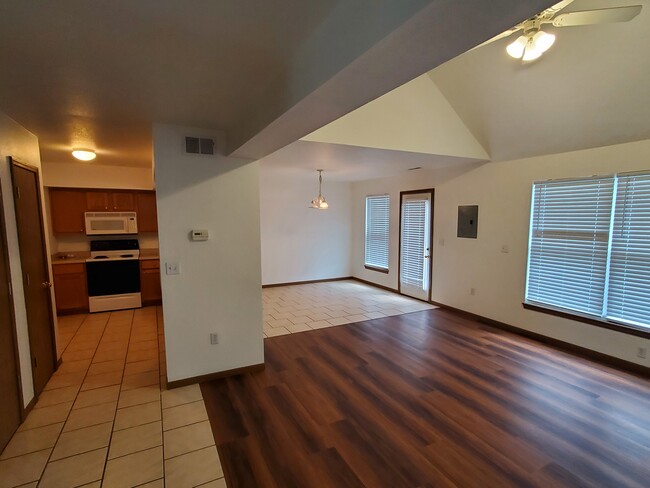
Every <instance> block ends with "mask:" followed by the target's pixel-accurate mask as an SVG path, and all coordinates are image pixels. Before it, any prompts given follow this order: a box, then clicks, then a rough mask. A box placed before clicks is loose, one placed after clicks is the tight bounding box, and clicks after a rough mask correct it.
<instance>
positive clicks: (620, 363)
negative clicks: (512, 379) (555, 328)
mask: <svg viewBox="0 0 650 488" xmlns="http://www.w3.org/2000/svg"><path fill="white" fill-rule="evenodd" d="M431 303H432V304H433V305H437V306H439V307H440V308H442V309H445V310H449V311H451V312H454V313H457V314H458V315H461V316H463V317H466V318H469V319H472V320H475V321H477V322H481V323H483V324H487V325H491V326H493V327H496V328H498V329H502V330H505V331H507V332H512V333H513V334H517V335H520V336H523V337H527V338H529V339H533V340H535V341H537V342H541V343H543V344H546V345H548V346H550V347H553V348H555V349H559V350H561V351H565V352H570V353H572V354H575V355H577V356H580V357H583V358H586V359H589V360H591V361H594V362H597V363H600V364H604V365H605V366H610V367H613V368H617V369H622V370H625V371H627V372H630V373H634V374H637V375H640V376H644V377H648V378H650V368H648V367H647V366H643V365H642V364H637V363H632V362H630V361H626V360H625V359H620V358H617V357H614V356H610V355H608V354H604V353H602V352H598V351H593V350H591V349H587V348H586V347H582V346H577V345H575V344H571V343H570V342H565V341H562V340H560V339H555V338H553V337H548V336H545V335H543V334H539V333H537V332H533V331H530V330H526V329H522V328H520V327H517V326H514V325H510V324H506V323H504V322H500V321H498V320H494V319H490V318H488V317H483V316H482V315H478V314H475V313H472V312H467V311H465V310H461V309H460V308H455V307H451V306H449V305H445V304H444V303H438V302H431Z"/></svg>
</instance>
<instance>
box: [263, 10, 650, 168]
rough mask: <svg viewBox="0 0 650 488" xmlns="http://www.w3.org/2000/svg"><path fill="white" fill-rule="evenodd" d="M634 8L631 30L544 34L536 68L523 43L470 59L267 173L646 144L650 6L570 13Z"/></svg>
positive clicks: (406, 88) (440, 70)
mask: <svg viewBox="0 0 650 488" xmlns="http://www.w3.org/2000/svg"><path fill="white" fill-rule="evenodd" d="M630 3H635V4H641V5H643V9H642V11H641V13H640V14H639V16H638V17H636V18H635V19H633V20H632V21H631V22H627V23H614V24H602V25H589V26H580V27H565V28H554V27H553V26H545V27H544V30H546V31H548V32H552V33H554V34H556V36H557V40H556V42H555V45H554V46H553V47H552V48H551V49H550V50H549V51H548V52H547V53H545V54H544V55H543V56H542V57H541V58H540V59H538V60H536V61H534V62H531V63H522V62H521V61H519V60H515V59H513V58H511V57H510V56H508V54H507V53H506V51H505V48H506V46H507V45H508V44H509V43H510V42H512V41H513V40H514V38H516V36H513V37H510V38H504V39H500V40H498V41H496V42H493V43H491V44H487V45H482V46H480V47H478V48H476V49H473V50H470V51H468V52H466V53H464V54H461V55H460V56H457V57H455V58H454V59H452V60H450V61H448V62H446V63H444V64H442V65H441V66H438V67H437V68H435V69H433V70H431V71H430V72H429V73H428V74H426V75H423V76H421V77H419V78H416V79H415V80H413V81H411V82H409V83H406V84H404V85H403V86H401V87H399V88H397V89H395V90H393V91H391V92H389V93H387V94H386V95H384V96H382V97H380V98H378V99H376V100H373V101H371V102H370V103H368V104H366V105H365V106H363V107H361V108H359V109H357V110H355V111H353V112H351V113H349V114H346V115H345V116H343V117H341V118H340V119H338V120H336V121H334V122H332V123H330V124H328V125H326V126H325V127H323V128H321V129H319V130H317V131H315V132H313V133H312V134H309V135H307V136H305V137H303V138H302V140H301V141H300V142H297V143H294V144H292V145H290V146H288V147H286V148H283V149H281V150H280V151H278V152H276V153H275V154H273V155H271V156H269V157H267V158H265V159H264V160H263V162H264V163H268V164H274V165H277V166H278V167H291V166H292V165H293V166H296V167H309V169H315V168H316V167H319V168H324V169H326V170H329V172H330V175H329V177H330V178H334V179H337V178H343V179H349V180H358V179H368V178H373V177H374V178H379V177H383V176H389V175H394V174H398V173H400V172H404V171H406V170H407V169H408V168H409V167H412V166H422V167H424V168H427V169H439V168H441V167H445V166H449V165H459V164H467V163H471V162H476V161H481V160H482V161H503V160H513V159H520V158H527V157H532V156H538V155H544V154H556V153H562V152H567V151H573V150H580V149H587V148H592V147H600V146H606V145H611V144H618V143H624V142H631V141H635V140H641V139H648V138H650V116H649V115H648V110H647V107H649V106H650V56H647V55H646V53H645V51H644V49H645V47H646V46H650V5H649V2H648V0H575V1H574V2H573V3H572V4H571V5H569V6H568V7H567V8H566V9H565V10H564V11H565V12H570V11H580V10H588V9H597V8H608V7H615V6H623V5H630ZM373 159H374V160H376V163H375V164H374V165H372V164H370V161H372V160H373Z"/></svg>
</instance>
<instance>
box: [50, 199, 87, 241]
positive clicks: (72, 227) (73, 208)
mask: <svg viewBox="0 0 650 488" xmlns="http://www.w3.org/2000/svg"><path fill="white" fill-rule="evenodd" d="M85 211H86V192H84V191H80V190H60V189H57V190H50V213H51V215H52V231H53V232H54V233H56V234H78V233H84V232H85V219H84V212H85Z"/></svg>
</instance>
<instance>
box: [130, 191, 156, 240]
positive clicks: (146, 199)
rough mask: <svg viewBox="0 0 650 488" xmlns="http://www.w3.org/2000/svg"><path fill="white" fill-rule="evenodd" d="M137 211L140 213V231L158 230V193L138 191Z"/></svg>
mask: <svg viewBox="0 0 650 488" xmlns="http://www.w3.org/2000/svg"><path fill="white" fill-rule="evenodd" d="M135 198H136V212H137V213H138V232H158V213H157V209H156V193H155V192H153V191H150V192H140V193H136V196H135Z"/></svg>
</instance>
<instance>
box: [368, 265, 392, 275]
mask: <svg viewBox="0 0 650 488" xmlns="http://www.w3.org/2000/svg"><path fill="white" fill-rule="evenodd" d="M363 267H364V268H366V269H369V270H370V271H378V272H379V273H385V274H388V269H386V268H376V267H375V266H368V265H367V264H364V265H363Z"/></svg>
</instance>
